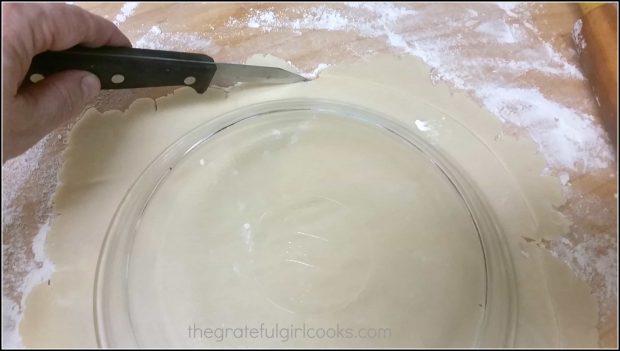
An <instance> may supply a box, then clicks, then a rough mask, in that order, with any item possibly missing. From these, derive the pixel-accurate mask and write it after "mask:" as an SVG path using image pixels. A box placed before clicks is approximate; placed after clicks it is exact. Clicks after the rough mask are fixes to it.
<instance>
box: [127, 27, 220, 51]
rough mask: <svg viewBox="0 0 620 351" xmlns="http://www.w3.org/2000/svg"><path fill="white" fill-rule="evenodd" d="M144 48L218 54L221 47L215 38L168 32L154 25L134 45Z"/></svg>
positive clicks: (197, 34) (192, 33)
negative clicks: (216, 43)
mask: <svg viewBox="0 0 620 351" xmlns="http://www.w3.org/2000/svg"><path fill="white" fill-rule="evenodd" d="M134 46H135V47H137V48H142V49H156V50H178V51H193V52H198V53H204V54H208V55H214V54H217V53H218V52H219V51H220V48H219V47H218V46H217V45H215V44H214V43H213V40H211V39H210V38H207V37H205V36H204V35H203V34H201V33H196V32H166V31H164V30H162V29H161V27H159V26H156V25H155V26H152V27H151V28H150V29H149V30H148V31H147V32H146V33H145V34H144V35H142V36H141V37H140V38H139V39H138V40H137V41H136V43H135V45H134Z"/></svg>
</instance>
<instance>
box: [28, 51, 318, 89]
mask: <svg viewBox="0 0 620 351" xmlns="http://www.w3.org/2000/svg"><path fill="white" fill-rule="evenodd" d="M70 69H76V70H84V71H89V72H91V73H93V74H95V75H96V76H97V77H98V78H99V81H100V82H101V88H102V89H132V88H145V87H161V86H182V85H185V86H189V87H191V88H193V89H194V90H196V92H198V93H203V92H205V91H206V90H207V88H208V87H209V86H210V85H215V86H219V87H230V86H233V85H235V84H237V83H260V84H287V83H296V82H302V81H307V80H308V79H306V78H304V77H302V76H300V75H298V74H295V73H292V72H289V71H286V70H284V69H282V68H277V67H264V66H251V65H242V64H233V63H222V62H214V60H213V58H211V57H209V56H207V55H204V54H196V53H187V52H176V51H164V50H150V49H135V48H118V47H107V46H104V47H99V48H86V47H82V46H76V47H73V48H71V49H67V50H63V51H47V52H44V53H41V54H39V55H37V56H35V57H34V58H33V60H32V63H31V64H30V68H29V70H28V73H27V74H26V78H25V79H24V82H23V83H22V86H28V85H30V84H33V83H36V82H37V81H39V80H41V79H43V78H45V77H47V76H50V75H52V74H54V73H57V72H60V71H65V70H70Z"/></svg>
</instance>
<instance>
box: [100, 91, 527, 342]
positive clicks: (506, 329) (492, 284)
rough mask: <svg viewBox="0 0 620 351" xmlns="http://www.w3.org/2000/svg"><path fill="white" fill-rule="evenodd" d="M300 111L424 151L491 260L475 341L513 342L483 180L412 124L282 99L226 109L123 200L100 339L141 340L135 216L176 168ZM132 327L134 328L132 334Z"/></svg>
mask: <svg viewBox="0 0 620 351" xmlns="http://www.w3.org/2000/svg"><path fill="white" fill-rule="evenodd" d="M297 110H299V111H308V110H310V111H317V112H320V111H328V112H335V113H338V114H339V115H341V116H344V118H347V119H350V120H353V121H356V122H359V123H365V124H367V125H371V126H373V127H376V128H380V129H382V130H383V131H387V132H389V133H392V134H394V135H395V136H396V137H398V138H400V139H402V140H404V141H405V142H406V143H408V144H409V145H410V146H411V147H412V148H415V149H416V150H417V151H419V152H421V153H423V154H424V155H425V156H426V157H427V158H428V159H429V160H430V161H431V162H432V163H433V164H434V165H435V166H436V167H437V168H438V169H439V170H440V171H441V173H443V175H445V176H446V177H447V178H448V179H449V181H450V182H451V183H452V185H453V186H454V188H455V189H456V191H457V192H458V194H459V195H460V197H461V199H462V201H463V202H464V203H465V204H466V206H467V209H468V211H469V214H470V215H471V218H472V221H473V222H474V225H475V227H476V230H477V232H478V238H479V240H480V245H481V247H482V252H483V258H484V266H485V280H486V298H485V306H484V312H483V316H482V321H481V325H480V327H479V329H478V331H479V332H478V335H477V340H476V342H475V346H481V347H485V346H496V347H499V346H512V344H513V339H514V333H515V328H516V304H517V301H516V285H515V284H516V283H515V274H514V268H513V266H512V261H511V258H510V254H509V251H508V249H507V246H506V243H505V242H504V239H503V237H502V233H501V229H500V226H499V225H498V224H497V221H496V219H495V218H494V214H493V212H492V210H491V207H490V206H489V204H488V202H487V200H486V199H485V198H484V196H483V195H482V194H481V193H480V191H479V190H477V188H476V185H475V184H474V183H473V182H472V181H471V180H470V179H469V177H468V176H467V174H466V173H465V172H464V171H463V169H462V168H461V167H460V166H459V165H458V163H457V162H454V160H452V159H451V158H450V156H449V155H447V154H446V153H445V152H444V151H443V150H441V149H439V148H437V147H436V146H434V145H432V144H430V143H429V142H428V141H427V140H425V139H424V138H423V137H421V136H420V135H418V134H416V133H415V132H414V131H412V130H411V129H410V128H409V127H406V126H404V125H402V124H401V123H400V122H396V121H394V120H393V118H390V117H389V116H386V115H384V114H381V113H378V112H376V111H372V110H369V109H367V108H365V107H361V106H356V105H352V104H348V103H342V102H338V101H332V100H327V99H287V100H276V101H270V102H262V103H258V104H253V105H249V106H246V107H242V108H239V109H236V110H233V111H230V112H227V113H224V114H222V115H220V116H218V117H216V118H213V119H210V120H208V121H206V122H204V123H203V124H201V125H199V126H198V127H195V128H194V129H193V130H191V131H189V132H188V133H187V134H185V135H184V136H182V137H181V138H179V139H178V140H177V141H175V142H174V143H173V144H172V145H170V146H169V147H168V148H166V149H165V150H164V151H163V152H162V153H161V154H159V156H157V157H156V158H155V159H154V160H153V161H152V162H151V163H150V164H149V165H148V166H147V167H146V168H145V170H144V171H143V172H142V173H141V174H140V175H139V176H138V178H137V179H136V180H135V182H134V183H133V185H132V186H131V187H130V189H129V190H128V191H127V193H126V194H125V196H124V198H123V199H122V200H121V202H120V206H119V207H118V208H117V210H116V212H115V214H114V217H113V219H112V221H111V222H110V225H109V227H108V230H107V232H106V235H105V239H104V242H103V244H102V247H101V251H100V255H99V258H98V263H97V270H96V277H95V289H94V319H95V334H96V337H97V343H98V345H99V346H100V347H138V346H139V345H138V343H137V340H136V339H135V338H134V337H133V325H132V322H131V318H130V316H129V312H128V311H129V308H128V304H129V301H128V300H129V299H128V297H127V293H126V289H123V287H126V286H127V281H126V280H127V275H126V273H127V265H128V264H129V259H130V254H131V248H132V246H133V239H134V237H133V235H134V232H135V231H134V228H135V227H136V225H137V223H136V222H137V221H139V218H140V216H141V213H142V212H143V211H144V209H145V206H146V204H147V203H148V201H149V199H150V198H151V196H152V195H153V194H154V193H155V191H156V189H157V187H158V185H159V184H160V183H161V182H162V181H163V180H164V179H165V177H166V175H167V174H168V171H169V170H171V169H172V168H171V167H174V165H175V164H177V163H178V162H181V161H182V160H183V159H184V158H185V157H186V156H187V155H189V154H190V153H191V152H192V151H193V150H195V149H196V148H197V147H198V146H200V145H202V144H203V143H205V142H208V141H209V140H210V139H211V138H212V137H214V136H215V135H217V134H218V133H219V132H221V131H223V130H225V129H226V128H228V127H231V126H233V125H235V124H237V123H239V122H242V121H250V120H252V119H260V118H261V117H262V116H265V115H269V114H272V113H276V112H281V111H297ZM461 127H462V126H461ZM462 128H464V127H462ZM119 284H120V286H118V285H119ZM127 330H132V332H131V333H128V332H127Z"/></svg>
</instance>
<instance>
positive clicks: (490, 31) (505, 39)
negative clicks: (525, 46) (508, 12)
mask: <svg viewBox="0 0 620 351" xmlns="http://www.w3.org/2000/svg"><path fill="white" fill-rule="evenodd" d="M475 30H476V32H478V33H482V34H484V35H485V36H487V37H489V38H490V39H494V40H495V41H497V42H498V43H501V44H514V43H516V42H518V41H520V40H521V38H522V37H523V34H522V32H521V29H520V28H519V25H518V24H513V25H509V24H507V23H506V22H504V21H499V20H498V21H492V22H484V23H482V24H480V25H479V26H478V27H476V29H475Z"/></svg>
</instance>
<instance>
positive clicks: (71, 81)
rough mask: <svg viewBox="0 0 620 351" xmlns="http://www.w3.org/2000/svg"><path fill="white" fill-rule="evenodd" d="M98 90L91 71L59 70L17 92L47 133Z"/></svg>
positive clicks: (74, 112) (95, 79)
mask: <svg viewBox="0 0 620 351" xmlns="http://www.w3.org/2000/svg"><path fill="white" fill-rule="evenodd" d="M100 90H101V83H100V82H99V78H97V76H95V75H94V74H92V73H89V72H86V71H63V72H59V73H56V74H53V75H51V76H49V77H46V78H45V79H43V80H41V81H39V82H37V83H36V84H32V85H31V86H29V87H28V88H26V89H25V90H24V91H23V92H21V95H22V96H23V97H24V98H25V99H26V101H28V103H30V104H31V108H32V110H31V111H32V116H31V118H32V119H33V120H34V121H36V124H37V125H38V127H40V128H41V132H45V133H48V132H50V131H52V130H54V129H56V127H58V126H60V125H61V124H63V123H64V122H66V121H67V120H69V119H70V118H72V117H74V116H75V115H77V114H78V113H80V112H81V111H82V109H83V108H84V107H85V106H86V104H88V103H89V102H90V101H92V100H93V99H94V98H95V97H96V96H97V94H99V91H100Z"/></svg>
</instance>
